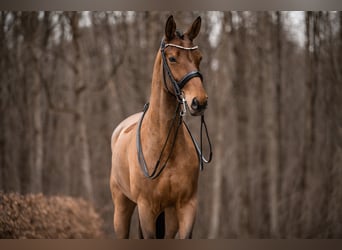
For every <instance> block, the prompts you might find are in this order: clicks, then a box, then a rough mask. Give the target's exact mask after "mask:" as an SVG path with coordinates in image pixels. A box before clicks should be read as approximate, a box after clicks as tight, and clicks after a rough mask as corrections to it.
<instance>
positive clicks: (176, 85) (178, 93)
mask: <svg viewBox="0 0 342 250" xmlns="http://www.w3.org/2000/svg"><path fill="white" fill-rule="evenodd" d="M167 47H175V48H178V49H182V50H196V49H198V46H194V47H183V46H180V45H177V44H172V43H165V41H164V39H163V40H162V42H161V45H160V52H161V55H162V61H163V81H164V86H165V88H166V90H167V91H168V92H169V93H170V94H172V95H174V96H175V97H176V99H177V101H178V104H177V107H176V110H175V113H174V117H173V120H172V123H171V126H170V128H169V131H168V134H167V137H166V140H165V143H164V145H163V147H162V150H161V152H160V155H159V158H158V160H157V162H156V164H155V167H154V169H153V171H152V173H151V174H149V171H148V168H147V164H146V161H145V157H144V154H143V152H142V146H141V136H140V131H141V126H142V122H143V119H144V117H145V114H146V112H147V110H148V108H149V103H146V104H145V106H144V110H143V114H142V116H141V119H140V121H139V124H138V129H137V137H136V144H137V153H138V160H139V164H140V167H141V170H142V172H143V173H144V175H145V176H146V177H147V178H149V179H155V178H157V177H158V176H159V175H160V174H161V173H162V171H163V170H164V168H165V167H166V164H167V163H168V161H169V159H170V157H171V154H172V152H173V148H174V146H175V142H176V137H177V134H178V130H179V127H180V126H181V125H182V123H184V125H185V127H186V129H187V131H188V132H189V135H190V137H191V140H192V142H193V144H194V146H195V149H196V152H197V156H198V158H199V162H200V166H199V167H200V169H201V170H203V163H209V162H211V160H212V146H211V142H210V138H209V134H208V129H207V124H206V123H205V120H204V115H202V116H201V129H200V145H198V143H197V142H196V140H195V138H194V137H193V135H192V133H191V131H190V129H189V126H188V125H187V124H186V122H185V121H184V119H183V116H184V115H185V113H186V106H187V104H186V100H185V98H184V96H183V93H182V88H184V86H185V85H186V84H187V83H188V82H189V81H190V80H191V79H192V78H194V77H199V78H200V79H201V81H203V76H202V74H201V73H200V72H199V71H197V70H196V71H191V72H189V73H187V74H186V75H185V76H184V77H183V78H182V79H181V80H179V81H176V80H175V78H174V77H173V74H172V72H171V69H170V67H169V65H168V63H167V60H166V55H165V49H166V48H167ZM165 71H166V73H167V75H168V77H169V79H170V81H171V83H172V86H173V90H174V92H171V91H170V90H169V88H168V87H167V83H166V78H165ZM181 104H182V106H183V109H182V111H179V110H180V105H181ZM177 114H179V119H178V124H177V127H176V131H175V134H174V137H173V140H172V142H171V150H170V152H169V154H168V156H167V157H166V160H165V162H164V164H163V165H162V166H160V164H161V158H162V156H163V154H164V151H165V148H166V145H167V142H168V141H169V139H170V135H171V131H172V127H173V126H174V125H175V123H176V120H177ZM203 127H204V129H205V133H206V137H207V142H208V145H209V157H208V159H206V158H205V157H204V156H203V153H202V149H203V138H202V137H203V136H202V133H203Z"/></svg>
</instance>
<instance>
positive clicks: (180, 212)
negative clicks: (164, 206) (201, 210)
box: [177, 200, 197, 239]
mask: <svg viewBox="0 0 342 250" xmlns="http://www.w3.org/2000/svg"><path fill="white" fill-rule="evenodd" d="M196 210H197V202H196V200H192V201H190V202H188V203H187V204H185V205H183V206H182V207H180V208H178V209H177V217H178V221H179V238H181V239H189V238H191V237H192V230H193V226H194V224H195V218H196Z"/></svg>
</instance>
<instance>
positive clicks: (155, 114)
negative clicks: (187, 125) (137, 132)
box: [146, 53, 180, 137]
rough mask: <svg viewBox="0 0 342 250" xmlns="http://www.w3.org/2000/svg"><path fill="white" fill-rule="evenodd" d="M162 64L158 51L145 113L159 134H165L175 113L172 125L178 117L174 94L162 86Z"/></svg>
mask: <svg viewBox="0 0 342 250" xmlns="http://www.w3.org/2000/svg"><path fill="white" fill-rule="evenodd" d="M161 70H162V66H161V56H160V53H159V54H158V55H157V58H156V62H155V65H154V71H153V77H152V88H151V96H150V108H149V111H148V113H147V114H146V118H147V119H148V120H149V123H150V125H151V126H153V127H154V128H155V129H157V130H159V131H160V132H161V133H159V134H160V136H161V137H164V136H166V134H165V132H167V131H168V130H169V128H170V126H171V124H172V122H173V118H174V116H175V115H177V118H176V122H175V124H174V126H177V124H178V121H179V119H180V117H179V114H178V113H177V114H176V112H178V111H176V108H177V105H178V103H177V100H176V98H175V96H173V95H171V94H170V93H168V92H167V91H166V89H165V87H164V83H163V81H164V79H163V77H162V75H163V73H162V71H161Z"/></svg>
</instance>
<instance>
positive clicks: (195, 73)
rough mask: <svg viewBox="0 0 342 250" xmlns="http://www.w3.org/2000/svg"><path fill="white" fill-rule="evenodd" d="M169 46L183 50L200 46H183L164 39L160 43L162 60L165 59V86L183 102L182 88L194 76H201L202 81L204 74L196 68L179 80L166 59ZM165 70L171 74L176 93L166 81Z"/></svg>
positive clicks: (170, 77)
mask: <svg viewBox="0 0 342 250" xmlns="http://www.w3.org/2000/svg"><path fill="white" fill-rule="evenodd" d="M167 47H175V48H178V49H182V50H196V49H198V46H194V47H183V46H180V45H176V44H172V43H165V41H164V39H163V40H162V42H161V45H160V52H161V55H162V60H163V78H164V86H165V88H166V89H167V91H168V92H169V93H170V94H172V95H175V96H176V97H177V100H178V101H179V102H182V103H183V101H184V98H183V95H182V88H184V86H185V85H186V84H187V83H188V82H189V81H190V80H191V79H192V78H194V77H199V78H200V79H201V81H203V76H202V74H201V73H200V72H199V71H198V70H195V71H191V72H189V73H187V74H186V75H185V76H183V78H182V79H180V80H179V81H176V80H175V78H174V77H173V75H172V72H171V69H170V67H169V65H168V64H167V60H166V56H165V49H166V48H167ZM165 71H166V73H167V75H168V76H169V79H170V81H171V83H172V86H173V90H174V93H172V92H171V91H170V90H169V88H168V87H167V83H166V79H165ZM183 104H185V103H183Z"/></svg>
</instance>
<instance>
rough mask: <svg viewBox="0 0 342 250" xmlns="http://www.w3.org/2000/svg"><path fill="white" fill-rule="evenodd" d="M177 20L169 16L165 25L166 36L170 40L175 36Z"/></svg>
mask: <svg viewBox="0 0 342 250" xmlns="http://www.w3.org/2000/svg"><path fill="white" fill-rule="evenodd" d="M175 31H176V22H175V20H174V19H173V16H172V15H171V16H169V18H168V19H167V21H166V25H165V37H166V39H167V40H168V41H171V40H172V39H173V38H174V37H175Z"/></svg>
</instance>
